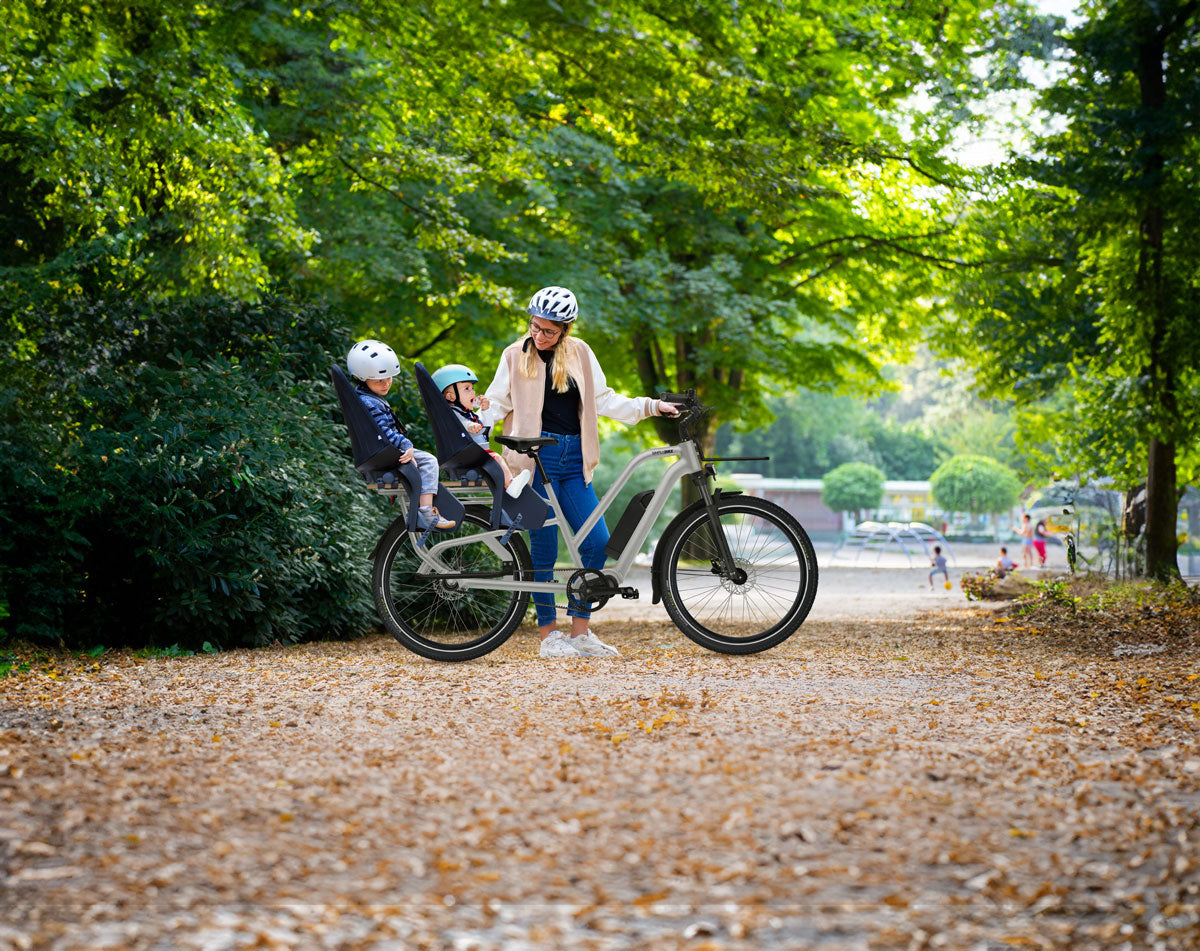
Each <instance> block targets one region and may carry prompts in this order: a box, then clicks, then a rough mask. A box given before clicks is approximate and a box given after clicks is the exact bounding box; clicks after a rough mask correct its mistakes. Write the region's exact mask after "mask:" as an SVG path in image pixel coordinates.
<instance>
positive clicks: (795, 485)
mask: <svg viewBox="0 0 1200 951" xmlns="http://www.w3.org/2000/svg"><path fill="white" fill-rule="evenodd" d="M726 478H728V479H729V480H730V481H733V482H735V483H737V487H738V488H739V489H741V490H742V491H743V492H745V493H746V494H747V495H753V496H757V497H758V498H762V499H767V500H768V501H771V502H774V503H775V504H776V505H779V506H782V507H783V508H785V509H787V510H788V511H789V512H790V513H791V514H792V515H794V516H795V517H796V518H797V520H799V522H800V524H801V525H803V526H804V528H805V530H806V531H808V533H809V534H810V535H812V534H822V535H824V534H833V533H840V532H843V531H849V530H850V529H852V528H853V527H854V525H853V524H852V520H853V516H847V515H845V513H842V512H835V511H833V510H832V509H830V508H828V507H826V505H825V503H824V502H822V501H821V485H822V482H821V480H820V479H771V478H768V477H766V476H761V475H758V474H757V473H753V472H735V473H733V474H732V475H730V476H728V477H726ZM868 516H869V517H870V518H873V519H875V520H876V521H880V522H929V523H930V524H931V525H933V526H934V528H940V527H941V513H940V512H939V511H938V510H937V507H936V506H935V505H934V504H933V495H932V493H931V492H930V489H929V482H928V481H927V480H926V481H923V482H921V481H914V482H908V481H904V480H900V479H889V480H887V481H885V482H884V483H883V498H882V499H880V501H879V507H878V508H875V509H872V510H871V512H869V513H868ZM934 518H936V519H937V524H934V523H933V522H932V521H930V520H931V519H934Z"/></svg>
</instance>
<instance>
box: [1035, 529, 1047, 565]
mask: <svg viewBox="0 0 1200 951" xmlns="http://www.w3.org/2000/svg"><path fill="white" fill-rule="evenodd" d="M1047 534H1048V533H1047V531H1046V520H1045V519H1041V518H1039V519H1038V523H1037V524H1036V525H1035V526H1033V547H1034V550H1035V551H1037V555H1038V567H1039V568H1045V567H1046V535H1047Z"/></svg>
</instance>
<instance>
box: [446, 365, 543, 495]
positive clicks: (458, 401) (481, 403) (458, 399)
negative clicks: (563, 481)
mask: <svg viewBox="0 0 1200 951" xmlns="http://www.w3.org/2000/svg"><path fill="white" fill-rule="evenodd" d="M478 382H479V377H477V376H476V375H475V371H474V370H472V369H471V368H470V367H467V366H463V365H462V364H461V363H448V364H446V366H444V367H438V368H437V369H436V370H434V371H433V385H434V386H436V387H437V388H438V389H439V390H441V391H442V396H444V397H445V398H446V402H447V403H449V404H450V408H451V409H452V410H454V412H455V413H457V414H458V415H459V416H460V417H461V418H462V424H463V429H465V430H466V431H467V435H469V436H470V437H471V438H472V439H474V440H475V442H476V443H478V444H479V445H480V446H481V447H483V451H484V452H486V453H487V454H488V455H489V456H491V457H492V458H493V459H495V460H496V462H498V463H499V464H500V470H501V471H502V472H503V473H504V487H505V490H506V491H507V492H508V494H509V495H510V496H512V497H513V498H514V499H515V498H516V497H517V496H518V495H520V494H521V491H522V490H523V489H524V488H525V486H527V485H528V484H529V481H530V479H532V478H533V470H531V469H525V470H524V471H522V472H521V474H520V475H518V476H517V477H516V478H513V474H512V470H511V469H509V467H508V463H506V462H505V461H504V460H503V459H501V458H500V456H499V455H497V454H496V453H494V452H492V450H491V449H490V448H488V434H489V433H490V431H491V427H490V426H485V425H484V424H483V420H481V419H480V418H479V416H478V414H477V413H476V412H475V410H477V409H481V410H486V409H487V408H488V407H489V406H490V405H491V404H490V401H489V400H488V398H487V397H486V396H476V395H475V384H476V383H478Z"/></svg>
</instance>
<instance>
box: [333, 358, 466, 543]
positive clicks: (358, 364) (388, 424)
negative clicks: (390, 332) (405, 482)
mask: <svg viewBox="0 0 1200 951" xmlns="http://www.w3.org/2000/svg"><path fill="white" fill-rule="evenodd" d="M346 369H348V370H349V371H350V375H351V376H353V377H355V378H356V379H358V380H359V384H358V387H357V390H356V392H357V393H358V398H359V399H360V400H361V401H362V404H363V406H365V407H366V408H367V412H368V413H370V414H371V418H372V419H373V420H375V423H376V425H378V426H379V430H380V432H382V433H383V435H384V436H385V437H386V438H387V440H388V441H389V442H390V443H391V444H392V445H393V446H395V447H396V448H397V449H399V450H400V452H401V456H400V463H401V464H403V463H406V462H410V461H411V462H415V463H416V464H417V469H418V470H419V471H420V473H421V498H420V503H419V505H420V510H419V511H420V514H419V517H418V519H417V524H418V525H420V527H421V528H422V529H423V530H426V531H427V530H429V529H431V528H432V529H436V530H437V531H439V532H444V531H447V530H449V529H451V528H453V527H454V522H452V521H450V520H449V519H445V518H442V516H441V515H440V514H438V511H437V509H435V508H434V507H433V496H434V494H435V493H436V492H437V490H438V461H437V457H436V456H434V455H433V454H432V453H428V452H425V451H424V450H422V449H417V448H415V447H414V446H413V444H412V440H411V439H409V438H408V436H407V435H406V434H405V432H404V427H403V425H401V423H400V420H399V419H397V418H396V412H395V410H393V409H392V407H391V404H389V403H388V401H387V400H386V399H384V397H386V396H387V394H388V390H390V389H391V388H392V378H393V377H395V376H397V375H398V374H399V373H400V358H399V357H397V356H396V351H395V350H393V349H392V348H391V347H389V346H388V345H387V344H386V343H380V342H379V341H378V340H360V341H359V342H358V343H356V344H355V345H354V346H353V347H351V348H350V353H349V354H348V355H347V357H346Z"/></svg>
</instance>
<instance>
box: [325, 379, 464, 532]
mask: <svg viewBox="0 0 1200 951" xmlns="http://www.w3.org/2000/svg"><path fill="white" fill-rule="evenodd" d="M329 375H330V376H331V377H332V378H333V389H334V392H336V393H337V398H338V405H339V406H341V408H342V416H343V417H344V418H345V420H346V428H347V429H348V430H350V449H351V452H352V453H353V455H354V468H355V469H357V470H358V471H359V472H360V473H362V477H363V478H364V479H366V480H367V482H369V483H371V482H373V483H375V484H376V485H377V486H379V487H380V488H391V487H396V488H399V487H400V486H401V485H403V486H404V488H405V489H407V490H408V521H407V524H406V527H407V528H408V530H409V531H410V532H417V531H420V530H421V529H420V527H419V525H418V523H417V515H418V513H417V509H418V502H419V500H420V496H421V472H420V470H419V469H418V468H417V465H416V463H415V462H406V463H405V464H404V465H401V464H400V456H401V452H400V450H399V449H397V448H396V447H395V446H393V445H392V444H391V443H390V442H389V441H388V439H387V437H386V436H384V435H383V433H382V432H381V431H380V429H379V426H378V425H376V423H375V420H374V419H372V418H371V414H370V413H369V412H368V411H367V408H366V407H365V406H363V404H362V400H360V399H359V398H358V393H357V392H355V389H354V385H353V384H352V383H351V382H350V381H349V380H348V379H347V378H346V374H345V373H343V372H342V368H341V367H339V366H332V367H330V368H329ZM434 505H435V506H437V510H438V512H439V513H440V514H441V515H442V517H443V518H448V519H450V520H451V521H452V522H454V524H455V527H456V528H457V527H458V525H459V524H460V523H461V522H462V519H463V515H464V514H466V513H465V511H464V510H463V506H462V503H461V502H459V501H458V499H456V498H455V497H454V496H453V495H451V494H450V491H449V490H448V489H446V488H445V487H443V486H439V487H438V492H437V495H436V497H435V498H434Z"/></svg>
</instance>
